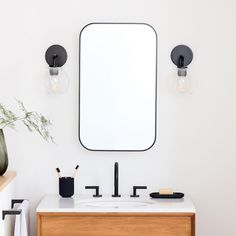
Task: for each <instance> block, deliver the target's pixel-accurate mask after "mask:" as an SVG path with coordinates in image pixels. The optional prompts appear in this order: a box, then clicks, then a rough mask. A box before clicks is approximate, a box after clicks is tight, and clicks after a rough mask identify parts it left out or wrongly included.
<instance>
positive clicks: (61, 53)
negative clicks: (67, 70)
mask: <svg viewBox="0 0 236 236" xmlns="http://www.w3.org/2000/svg"><path fill="white" fill-rule="evenodd" d="M45 59H46V62H47V63H48V65H49V67H54V66H56V67H61V66H63V65H64V64H65V63H66V61H67V52H66V50H65V48H64V47H62V46H61V45H57V44H55V45H52V46H50V47H49V48H48V49H47V51H46V53H45ZM54 63H55V65H54Z"/></svg>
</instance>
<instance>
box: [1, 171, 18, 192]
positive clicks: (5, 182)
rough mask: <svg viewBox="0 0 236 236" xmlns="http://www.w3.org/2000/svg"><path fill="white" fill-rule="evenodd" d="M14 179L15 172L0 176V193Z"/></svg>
mask: <svg viewBox="0 0 236 236" xmlns="http://www.w3.org/2000/svg"><path fill="white" fill-rule="evenodd" d="M15 177H16V171H7V172H6V173H5V174H4V175H3V176H0V192H2V191H3V190H4V188H6V187H7V185H8V184H9V183H10V182H11V181H12V180H13V179H14V178H15Z"/></svg>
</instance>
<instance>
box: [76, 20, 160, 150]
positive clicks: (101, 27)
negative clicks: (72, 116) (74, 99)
mask: <svg viewBox="0 0 236 236" xmlns="http://www.w3.org/2000/svg"><path fill="white" fill-rule="evenodd" d="M156 67H157V36H156V32H155V30H154V29H153V28H152V27H151V26H149V25H147V24H134V23H93V24H89V25H87V26H85V27H84V28H83V30H82V31H81V33H80V82H79V86H80V87H79V96H80V98H79V139H80V142H81V144H82V145H83V146H84V147H85V148H86V149H88V150H91V151H145V150H148V149H149V148H151V147H152V146H153V145H154V143H155V140H156V70H157V68H156Z"/></svg>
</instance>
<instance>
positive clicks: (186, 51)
mask: <svg viewBox="0 0 236 236" xmlns="http://www.w3.org/2000/svg"><path fill="white" fill-rule="evenodd" d="M180 58H183V60H182V63H183V65H182V66H181V67H187V66H188V65H189V64H190V63H191V62H192V60H193V52H192V50H191V48H189V47H188V46H186V45H178V46H176V47H175V48H174V49H173V50H172V52H171V60H172V62H173V63H174V64H175V65H176V66H177V67H178V68H179V61H180Z"/></svg>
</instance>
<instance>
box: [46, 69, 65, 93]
mask: <svg viewBox="0 0 236 236" xmlns="http://www.w3.org/2000/svg"><path fill="white" fill-rule="evenodd" d="M47 73H48V76H47V78H46V89H47V92H48V93H55V94H62V93H65V92H66V91H67V89H68V87H69V78H68V75H67V73H66V72H65V71H64V70H63V68H62V67H49V70H48V72H47Z"/></svg>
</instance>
